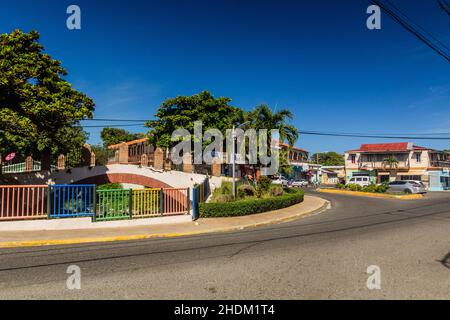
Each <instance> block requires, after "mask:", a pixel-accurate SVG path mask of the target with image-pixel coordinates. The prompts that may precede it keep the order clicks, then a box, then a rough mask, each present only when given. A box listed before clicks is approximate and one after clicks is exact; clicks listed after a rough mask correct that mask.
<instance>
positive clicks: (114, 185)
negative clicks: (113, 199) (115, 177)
mask: <svg viewBox="0 0 450 320" xmlns="http://www.w3.org/2000/svg"><path fill="white" fill-rule="evenodd" d="M112 189H123V187H122V185H121V184H120V183H107V184H102V185H100V186H98V187H97V190H112Z"/></svg>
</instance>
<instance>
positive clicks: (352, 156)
mask: <svg viewBox="0 0 450 320" xmlns="http://www.w3.org/2000/svg"><path fill="white" fill-rule="evenodd" d="M350 160H351V161H352V163H356V154H351V155H350Z"/></svg>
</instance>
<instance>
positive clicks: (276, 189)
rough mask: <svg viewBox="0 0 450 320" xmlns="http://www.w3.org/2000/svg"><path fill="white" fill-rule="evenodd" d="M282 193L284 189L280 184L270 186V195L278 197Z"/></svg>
mask: <svg viewBox="0 0 450 320" xmlns="http://www.w3.org/2000/svg"><path fill="white" fill-rule="evenodd" d="M283 194H284V189H283V187H282V186H278V185H273V186H271V187H270V190H269V195H271V196H272V197H279V196H282V195H283Z"/></svg>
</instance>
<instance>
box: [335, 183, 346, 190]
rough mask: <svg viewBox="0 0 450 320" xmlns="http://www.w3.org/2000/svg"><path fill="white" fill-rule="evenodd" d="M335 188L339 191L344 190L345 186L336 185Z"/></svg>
mask: <svg viewBox="0 0 450 320" xmlns="http://www.w3.org/2000/svg"><path fill="white" fill-rule="evenodd" d="M336 188H337V189H340V190H342V189H345V184H342V183H338V184H336Z"/></svg>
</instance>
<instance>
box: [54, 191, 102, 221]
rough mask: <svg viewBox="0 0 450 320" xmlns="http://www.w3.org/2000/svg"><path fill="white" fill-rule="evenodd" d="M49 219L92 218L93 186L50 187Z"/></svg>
mask: <svg viewBox="0 0 450 320" xmlns="http://www.w3.org/2000/svg"><path fill="white" fill-rule="evenodd" d="M49 189H50V198H51V199H50V204H51V208H49V209H50V214H49V217H50V218H70V217H72V218H76V217H92V216H93V215H94V208H95V201H96V197H95V196H94V195H95V185H92V184H86V185H84V184H77V185H50V186H49Z"/></svg>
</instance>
